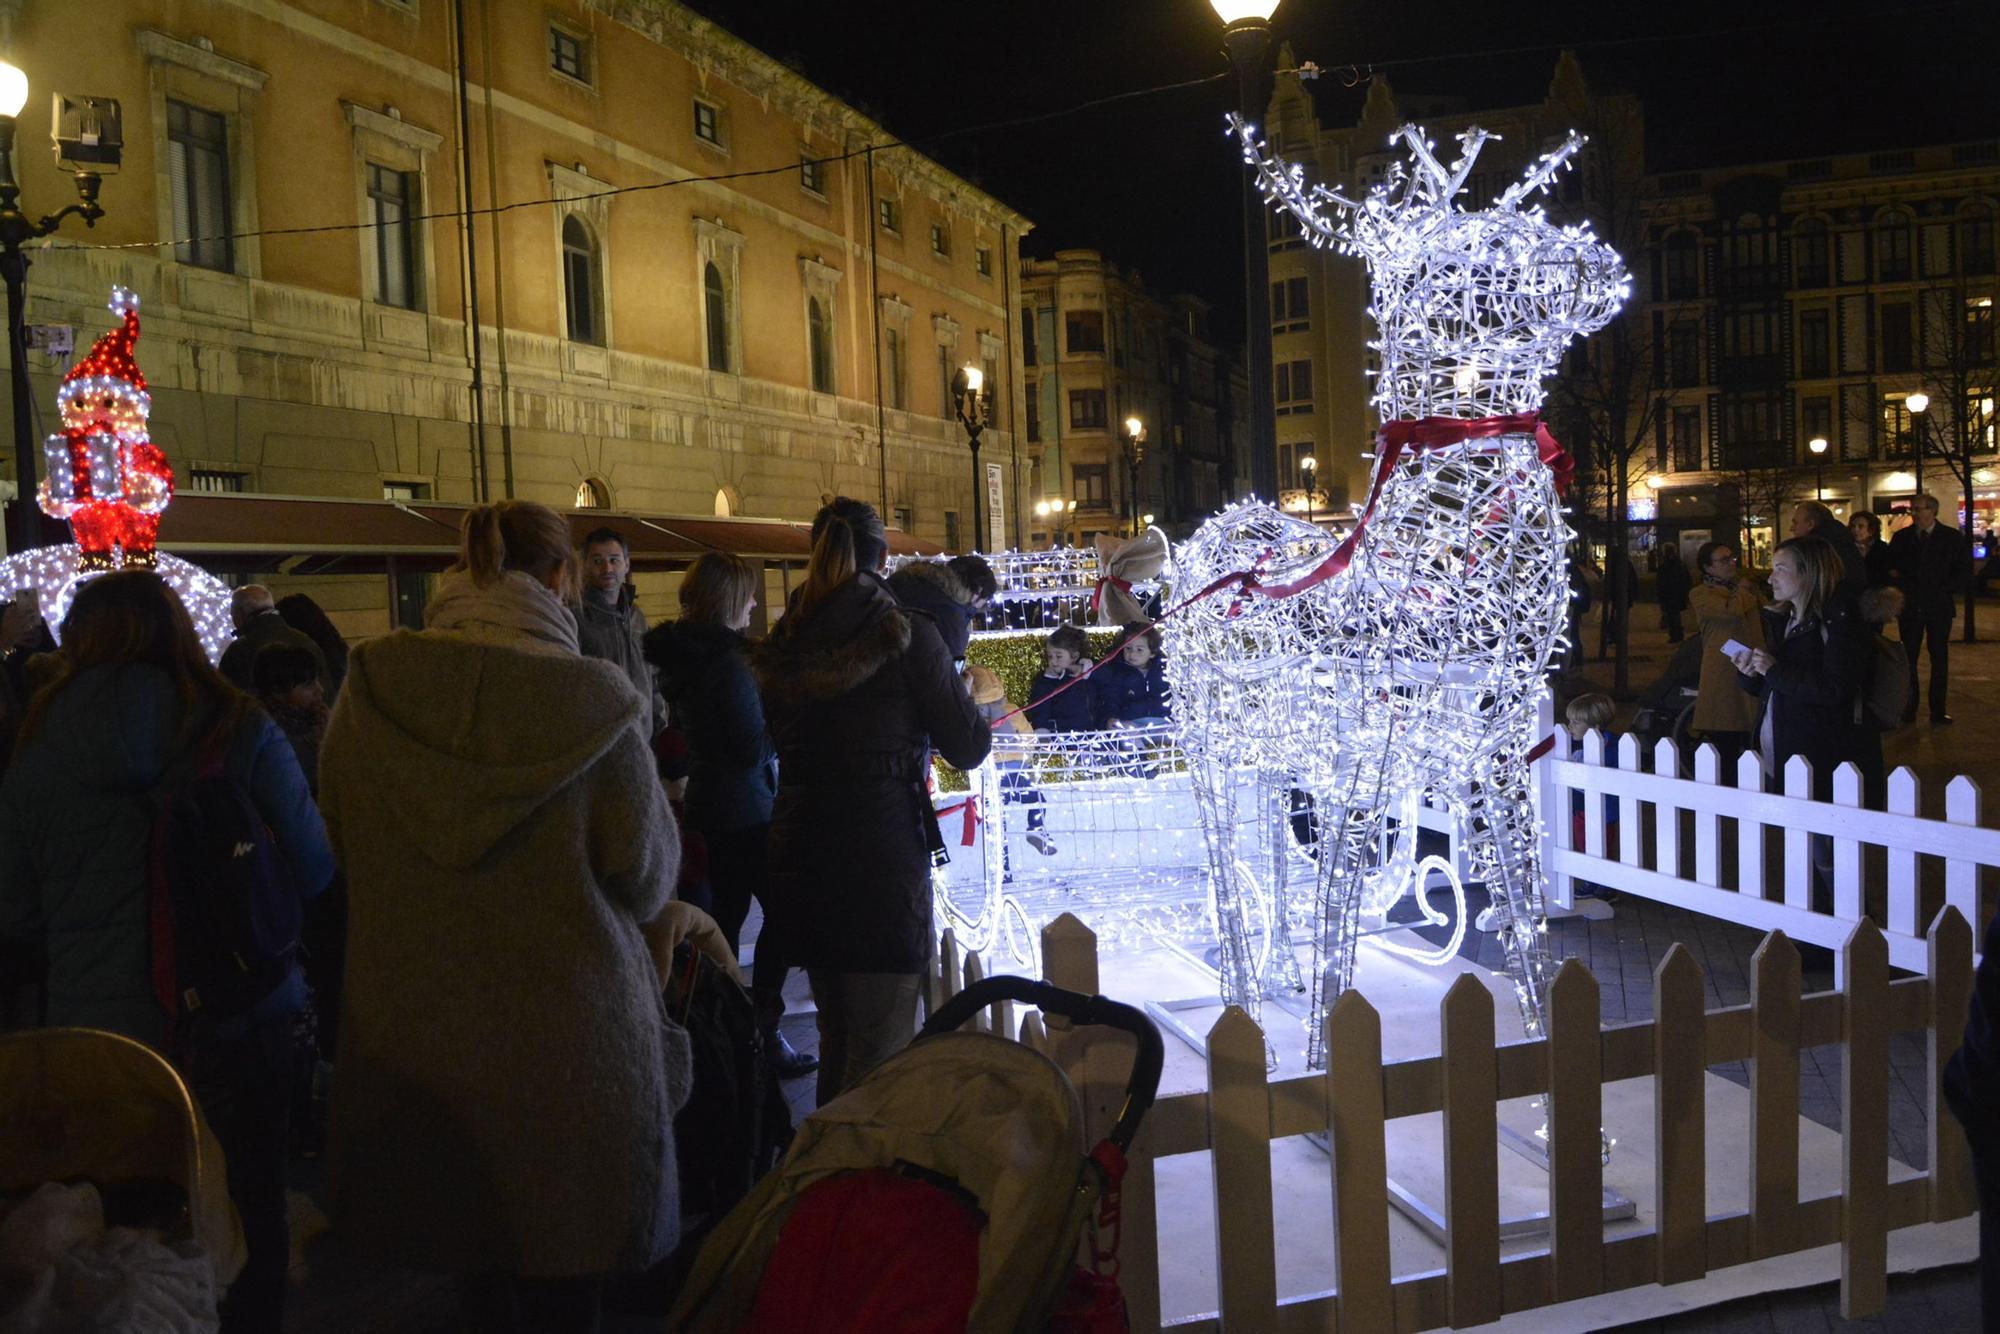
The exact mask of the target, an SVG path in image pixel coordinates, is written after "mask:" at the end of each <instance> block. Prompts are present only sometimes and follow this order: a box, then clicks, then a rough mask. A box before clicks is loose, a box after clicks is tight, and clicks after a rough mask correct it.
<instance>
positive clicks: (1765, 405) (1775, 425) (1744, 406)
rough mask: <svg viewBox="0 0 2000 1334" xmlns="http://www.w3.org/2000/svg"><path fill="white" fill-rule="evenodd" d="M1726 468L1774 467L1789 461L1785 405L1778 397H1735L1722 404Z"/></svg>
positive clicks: (1738, 395)
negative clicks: (1786, 441) (1785, 436)
mask: <svg viewBox="0 0 2000 1334" xmlns="http://www.w3.org/2000/svg"><path fill="white" fill-rule="evenodd" d="M1722 449H1723V465H1724V466H1725V467H1731V468H1752V467H1773V466H1777V465H1778V464H1781V463H1785V462H1788V461H1789V453H1790V451H1789V450H1787V448H1786V445H1785V438H1784V405H1783V403H1782V402H1781V401H1780V399H1779V397H1778V395H1776V394H1732V395H1730V396H1729V397H1727V398H1725V399H1724V400H1723V404H1722Z"/></svg>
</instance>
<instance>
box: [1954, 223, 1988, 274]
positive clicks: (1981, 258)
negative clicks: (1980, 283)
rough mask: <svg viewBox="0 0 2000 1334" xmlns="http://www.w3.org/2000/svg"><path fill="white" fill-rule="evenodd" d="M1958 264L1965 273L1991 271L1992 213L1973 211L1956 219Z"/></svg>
mask: <svg viewBox="0 0 2000 1334" xmlns="http://www.w3.org/2000/svg"><path fill="white" fill-rule="evenodd" d="M1958 266H1959V268H1960V269H1962V270H1963V271H1964V272H1965V273H1966V274H1967V275H1969V276H1973V277H1983V276H1985V275H1986V274H1989V273H1991V272H1993V215H1992V214H1991V213H1973V214H1968V215H1967V216H1965V217H1963V218H1960V219H1959V220H1958Z"/></svg>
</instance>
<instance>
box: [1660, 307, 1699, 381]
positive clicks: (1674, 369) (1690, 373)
mask: <svg viewBox="0 0 2000 1334" xmlns="http://www.w3.org/2000/svg"><path fill="white" fill-rule="evenodd" d="M1667 383H1668V384H1670V385H1672V386H1673V387H1674V388H1676V389H1690V388H1693V387H1694V386H1695V385H1698V384H1700V383H1701V325H1700V324H1698V323H1696V322H1695V321H1694V320H1675V321H1674V322H1673V324H1672V326H1671V327H1669V328H1668V330H1667Z"/></svg>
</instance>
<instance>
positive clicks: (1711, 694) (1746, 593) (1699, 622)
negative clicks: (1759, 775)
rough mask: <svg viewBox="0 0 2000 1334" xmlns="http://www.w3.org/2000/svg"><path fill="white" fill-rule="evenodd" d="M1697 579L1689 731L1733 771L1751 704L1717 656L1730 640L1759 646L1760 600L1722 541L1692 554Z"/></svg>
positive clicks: (1691, 598) (1753, 711) (1752, 715)
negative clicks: (1697, 673) (1695, 667)
mask: <svg viewBox="0 0 2000 1334" xmlns="http://www.w3.org/2000/svg"><path fill="white" fill-rule="evenodd" d="M1694 563H1695V569H1696V570H1698V571H1699V572H1700V574H1701V581H1700V582H1699V583H1697V584H1696V585H1695V586H1694V587H1693V588H1692V589H1690V590H1689V591H1688V607H1689V609H1690V610H1691V611H1693V612H1694V626H1695V633H1696V634H1698V635H1700V636H1701V684H1700V693H1699V694H1697V695H1696V696H1695V701H1694V723H1693V730H1694V731H1696V732H1698V733H1700V734H1701V738H1702V740H1704V741H1707V742H1709V743H1710V744H1711V745H1713V746H1714V747H1715V749H1716V752H1717V754H1718V756H1719V758H1720V759H1721V760H1722V764H1723V772H1724V773H1733V772H1734V768H1733V765H1734V764H1735V761H1736V757H1737V756H1738V755H1740V754H1742V753H1743V748H1744V747H1745V746H1747V745H1748V744H1749V743H1750V727H1751V724H1752V723H1754V722H1755V721H1756V717H1757V701H1756V699H1754V698H1753V697H1751V696H1749V695H1746V694H1745V693H1744V692H1743V691H1742V690H1741V689H1739V688H1738V686H1737V684H1736V668H1735V667H1734V666H1733V665H1732V664H1731V663H1730V661H1729V659H1728V658H1725V657H1724V656H1723V655H1722V646H1723V645H1725V644H1727V643H1728V642H1729V641H1730V640H1732V639H1733V640H1735V641H1736V642H1737V643H1739V644H1741V645H1743V646H1744V647H1745V648H1762V647H1763V645H1764V631H1763V621H1762V618H1761V617H1759V616H1758V614H1757V612H1758V609H1759V608H1760V607H1761V606H1763V601H1764V600H1763V597H1762V595H1761V594H1760V592H1759V591H1758V588H1757V585H1756V584H1755V583H1753V582H1751V580H1750V579H1749V578H1747V577H1746V576H1744V575H1743V573H1742V572H1741V571H1740V570H1739V568H1738V566H1737V560H1736V548H1735V547H1733V546H1731V545H1730V544H1729V543H1727V542H1705V543H1703V544H1702V546H1701V549H1700V550H1699V551H1697V552H1696V553H1695V560H1694Z"/></svg>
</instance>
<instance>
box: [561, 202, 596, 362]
mask: <svg viewBox="0 0 2000 1334" xmlns="http://www.w3.org/2000/svg"><path fill="white" fill-rule="evenodd" d="M562 248H563V315H564V327H565V329H566V330H567V332H568V333H569V337H570V340H571V341H572V342H577V343H597V344H600V345H601V344H602V343H603V342H604V311H603V308H602V289H603V282H602V279H601V278H600V276H599V274H598V263H597V241H596V239H595V238H594V237H592V236H591V234H590V228H589V227H587V226H585V225H584V222H583V219H582V218H579V217H578V216H577V215H576V214H574V213H572V214H570V215H569V216H568V217H566V218H564V219H563V225H562Z"/></svg>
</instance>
